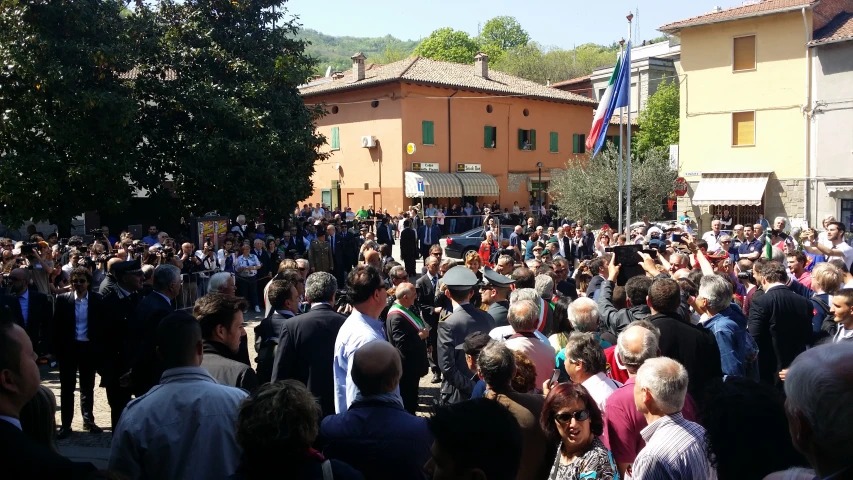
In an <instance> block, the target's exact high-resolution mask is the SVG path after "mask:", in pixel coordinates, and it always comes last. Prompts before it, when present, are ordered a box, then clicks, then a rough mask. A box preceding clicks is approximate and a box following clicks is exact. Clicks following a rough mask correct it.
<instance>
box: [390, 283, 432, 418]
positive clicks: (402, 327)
mask: <svg viewBox="0 0 853 480" xmlns="http://www.w3.org/2000/svg"><path fill="white" fill-rule="evenodd" d="M394 268H397V267H394ZM404 273H405V271H404ZM395 290H396V291H395V296H396V299H395V301H394V304H393V305H391V308H390V309H389V310H388V315H387V317H386V319H385V332H386V335H387V336H388V341H389V342H391V345H394V346H395V347H397V350H399V351H400V357H401V358H402V359H403V376H402V377H401V378H400V397H402V399H403V407H404V408H405V409H406V411H408V412H409V413H411V414H412V415H415V414H416V413H417V411H418V386H419V383H420V380H421V377H423V376H424V375H426V374H427V372H428V371H429V361H428V360H427V348H426V342H424V340H426V339H427V337H429V333H430V332H429V331H430V327H429V326H428V325H427V323H426V322H425V321H424V320H423V319H422V318H421V317H420V316H419V315H418V313H417V309H416V308H414V305H415V301H416V300H417V297H418V294H417V290H416V289H415V286H414V285H412V284H411V283H408V282H403V283H401V284H399V285H397V288H396V289H395Z"/></svg>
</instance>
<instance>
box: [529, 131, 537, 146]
mask: <svg viewBox="0 0 853 480" xmlns="http://www.w3.org/2000/svg"><path fill="white" fill-rule="evenodd" d="M530 149H531V150H536V130H531V131H530Z"/></svg>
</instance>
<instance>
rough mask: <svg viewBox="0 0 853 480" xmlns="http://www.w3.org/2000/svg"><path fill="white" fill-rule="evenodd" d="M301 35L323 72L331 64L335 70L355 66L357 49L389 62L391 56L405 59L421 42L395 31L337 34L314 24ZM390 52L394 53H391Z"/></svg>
mask: <svg viewBox="0 0 853 480" xmlns="http://www.w3.org/2000/svg"><path fill="white" fill-rule="evenodd" d="M297 38H299V39H301V40H304V41H306V42H309V44H308V45H307V47H306V48H305V51H306V52H307V53H308V54H309V55H310V56H311V57H313V58H314V59H316V60H317V68H316V72H317V73H320V74H324V73H326V68H327V67H328V66H330V65H331V67H332V70H333V71H338V72H342V71H345V70H349V69H351V68H352V59H350V57H352V56H353V55H354V54H355V53H356V52H362V53H364V54H365V55H366V56H367V57H368V59H369V60H368V61H370V62H375V63H381V64H387V63H391V61H388V59H389V58H395V59H397V60H402V59H403V58H406V57H408V56H409V55H411V54H412V51H413V50H414V49H415V47H416V46H417V45H418V42H417V41H416V40H399V39H397V38H394V37H392V36H391V35H386V36H384V37H375V38H360V37H336V36H332V35H325V34H322V33H320V32H318V31H316V30H312V29H310V28H306V29H304V30H300V31H299V33H298V34H297ZM389 52H390V53H392V55H390V56H388V53H389ZM398 57H399V58H398ZM392 61H396V60H392Z"/></svg>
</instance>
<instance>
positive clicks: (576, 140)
mask: <svg viewBox="0 0 853 480" xmlns="http://www.w3.org/2000/svg"><path fill="white" fill-rule="evenodd" d="M580 137H581V136H580V135H578V134H577V133H575V134H573V135H572V153H581V152H580V149H581V147H580Z"/></svg>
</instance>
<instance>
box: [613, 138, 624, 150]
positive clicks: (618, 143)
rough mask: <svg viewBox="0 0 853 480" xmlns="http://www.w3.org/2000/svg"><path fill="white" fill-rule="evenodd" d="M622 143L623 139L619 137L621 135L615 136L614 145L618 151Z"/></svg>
mask: <svg viewBox="0 0 853 480" xmlns="http://www.w3.org/2000/svg"><path fill="white" fill-rule="evenodd" d="M621 141H622V138H621V137H619V135H613V143H615V144H616V148H617V149H618V148H619V145H622V143H621Z"/></svg>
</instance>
